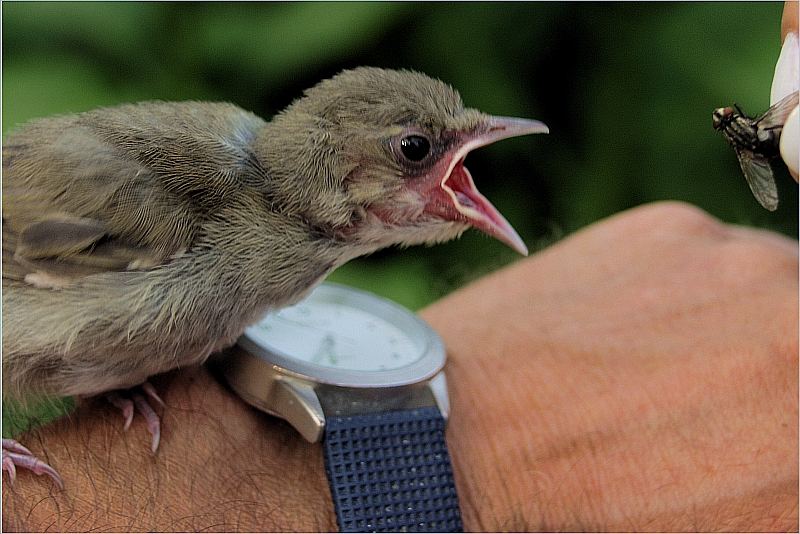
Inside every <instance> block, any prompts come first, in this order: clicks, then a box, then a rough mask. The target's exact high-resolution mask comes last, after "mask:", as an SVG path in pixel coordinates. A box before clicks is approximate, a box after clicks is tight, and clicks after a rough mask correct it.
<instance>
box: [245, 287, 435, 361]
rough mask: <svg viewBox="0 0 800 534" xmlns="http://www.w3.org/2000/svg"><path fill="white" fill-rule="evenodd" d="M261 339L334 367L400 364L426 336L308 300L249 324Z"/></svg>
mask: <svg viewBox="0 0 800 534" xmlns="http://www.w3.org/2000/svg"><path fill="white" fill-rule="evenodd" d="M247 335H248V337H250V338H251V339H253V340H254V341H256V342H257V343H258V344H260V345H262V346H264V347H267V348H269V349H270V350H272V351H277V352H279V353H281V354H284V355H286V356H290V357H291V358H293V359H296V360H300V361H304V362H308V363H311V364H314V365H319V366H322V367H328V368H331V369H341V370H347V371H384V370H392V369H398V368H401V367H405V366H407V365H410V364H412V363H414V362H416V361H417V360H419V359H420V358H421V357H422V356H423V354H424V348H425V347H424V346H422V345H421V343H422V342H421V340H416V339H414V338H412V337H410V336H409V335H407V334H405V333H404V332H403V331H402V330H400V329H399V328H398V327H397V326H395V325H394V324H392V323H390V322H388V321H386V320H385V319H382V318H380V317H377V316H376V315H374V314H371V313H369V312H366V311H363V310H360V309H358V308H355V307H351V306H347V305H342V304H337V303H335V302H325V301H323V302H320V301H316V302H315V301H304V302H301V303H299V304H297V305H295V306H291V307H289V308H284V309H282V310H280V311H279V312H277V313H273V314H270V315H268V316H266V317H265V318H264V319H262V320H261V321H260V322H259V323H257V324H255V325H253V326H251V327H250V328H248V329H247Z"/></svg>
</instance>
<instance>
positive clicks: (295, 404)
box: [211, 283, 450, 442]
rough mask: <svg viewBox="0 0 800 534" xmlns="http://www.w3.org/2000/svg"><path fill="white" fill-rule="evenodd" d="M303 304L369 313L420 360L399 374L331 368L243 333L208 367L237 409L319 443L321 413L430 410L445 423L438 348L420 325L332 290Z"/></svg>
mask: <svg viewBox="0 0 800 534" xmlns="http://www.w3.org/2000/svg"><path fill="white" fill-rule="evenodd" d="M308 298H309V299H316V300H324V301H326V302H327V303H335V304H337V305H342V306H352V307H357V308H359V309H360V310H362V311H367V312H369V313H372V314H375V315H377V316H379V317H381V318H382V319H384V320H386V321H389V322H391V323H392V324H394V325H396V326H397V327H398V328H400V329H402V330H404V331H405V332H407V333H409V334H410V335H413V336H414V337H415V338H417V339H419V340H420V341H421V343H420V347H421V348H422V351H423V354H422V355H421V357H420V358H419V359H417V360H416V361H415V362H414V363H412V364H410V365H407V366H405V367H401V368H399V369H391V370H385V371H348V370H342V369H331V368H329V367H324V366H318V365H314V364H312V363H309V362H305V361H300V360H297V359H294V358H292V357H291V356H290V355H288V354H283V353H281V352H279V351H277V350H274V349H271V348H269V347H266V346H264V345H262V344H260V343H259V342H258V341H256V340H255V339H254V338H253V337H251V336H249V335H248V334H247V333H246V332H245V334H244V335H242V336H241V337H240V338H239V340H238V341H237V343H236V345H234V346H233V347H231V348H230V349H228V350H226V351H224V352H223V353H221V354H220V355H218V356H217V357H215V358H214V359H213V360H212V362H211V365H212V367H213V368H215V369H216V370H217V372H219V373H220V374H221V375H222V376H223V377H224V378H225V380H226V382H227V383H228V384H229V386H230V387H231V389H233V390H234V391H235V392H236V393H237V394H238V395H239V396H240V397H241V398H242V399H243V400H244V401H245V402H247V403H248V404H250V405H252V406H254V407H255V408H258V409H259V410H262V411H264V412H267V413H269V414H271V415H275V416H277V417H280V418H282V419H285V420H286V421H288V422H289V423H290V424H291V425H292V426H293V427H294V428H295V429H296V430H297V431H298V432H299V433H300V434H301V435H302V436H303V437H304V438H305V439H307V440H308V441H310V442H317V441H320V440H321V439H322V436H323V432H324V429H325V416H326V414H327V415H328V416H331V415H337V416H339V415H355V414H359V413H375V412H384V411H391V410H402V409H410V408H415V407H422V406H436V407H438V408H439V411H440V412H441V413H442V416H443V417H444V418H445V419H447V417H448V415H449V412H450V402H449V399H448V396H447V381H446V379H445V375H444V372H443V371H442V368H443V367H444V363H445V358H446V356H445V350H444V345H443V343H442V341H441V338H440V337H439V336H438V335H437V334H436V332H434V331H433V329H432V328H431V327H430V326H428V324H427V323H425V322H424V321H423V320H422V319H420V318H419V317H417V316H416V315H415V314H413V313H412V312H410V311H409V310H406V309H405V308H403V307H402V306H400V305H398V304H395V303H394V302H391V301H389V300H386V299H383V298H381V297H378V296H376V295H373V294H371V293H367V292H364V291H361V290H357V289H354V288H350V287H347V286H342V285H338V284H332V283H324V284H321V285H320V286H318V287H317V288H316V289H315V290H314V291H313V292H312V294H311V295H309V297H308Z"/></svg>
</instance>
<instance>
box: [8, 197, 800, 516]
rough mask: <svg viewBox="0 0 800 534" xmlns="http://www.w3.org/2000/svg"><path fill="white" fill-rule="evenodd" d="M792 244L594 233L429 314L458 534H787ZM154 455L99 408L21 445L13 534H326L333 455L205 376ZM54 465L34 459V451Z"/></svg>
mask: <svg viewBox="0 0 800 534" xmlns="http://www.w3.org/2000/svg"><path fill="white" fill-rule="evenodd" d="M797 274H798V261H797V243H796V242H794V241H791V240H789V239H786V238H784V237H781V236H778V235H775V234H771V233H768V232H763V231H758V230H752V229H746V228H739V227H733V226H728V225H723V224H721V223H719V222H717V221H715V220H713V219H711V218H710V217H709V216H707V215H705V214H703V213H702V212H700V211H698V210H696V209H694V208H690V207H688V206H685V205H681V204H658V205H649V206H644V207H640V208H638V209H635V210H631V211H629V212H626V213H623V214H620V215H617V216H615V217H613V218H611V219H608V220H606V221H601V222H599V223H597V224H595V225H593V226H591V227H589V228H587V229H585V230H583V231H581V232H579V233H577V234H575V235H574V236H572V237H570V238H568V239H565V240H564V241H562V242H561V243H558V244H556V245H555V246H553V247H551V248H549V249H547V250H544V251H542V252H540V253H538V254H536V255H534V256H533V257H531V258H530V259H528V260H524V261H520V262H517V263H516V264H515V265H513V266H512V267H510V268H508V269H505V270H503V271H500V272H498V273H495V274H493V275H491V276H489V277H486V278H484V279H482V280H480V281H478V282H476V283H475V284H473V285H471V286H469V287H467V288H464V289H462V290H460V291H458V292H456V293H454V294H453V295H451V296H450V297H448V298H446V299H443V300H441V301H439V302H438V303H436V304H434V305H433V306H431V307H430V308H428V309H427V310H425V311H424V312H423V316H424V317H425V318H426V319H427V320H428V321H429V322H430V323H431V324H432V325H433V326H434V328H435V329H437V330H438V331H439V332H440V334H441V335H442V336H443V338H444V341H445V344H446V345H447V347H448V352H449V362H448V367H447V373H448V381H449V383H450V391H451V404H452V409H451V420H450V424H449V427H448V432H447V437H448V442H449V446H450V452H451V455H452V460H453V466H454V469H455V475H456V482H457V486H458V491H459V495H460V500H461V507H462V512H463V516H464V524H465V527H466V528H467V529H468V530H491V531H501V530H512V531H515V530H516V531H531V530H576V531H577V530H651V531H659V530H661V531H663V530H688V531H698V530H757V531H764V530H790V529H791V530H796V529H797V527H798V522H797V506H796V504H797V497H798V492H797V470H798V459H797V458H798V454H797V453H798V442H797V432H798V427H797V418H798V413H797V395H798V384H797V373H798V363H797V351H798V339H797V335H798V334H797V322H798V312H797V291H798V285H797ZM159 385H160V390H161V391H165V392H166V394H165V400H166V402H167V404H168V407H167V410H166V412H165V414H164V437H163V441H162V446H161V449H160V450H159V453H158V455H156V456H149V455H147V454H144V453H143V449H144V448H145V447H144V444H145V443H146V441H147V438H146V433H145V431H144V428H143V426H142V423H141V422H136V423H134V426H133V427H132V429H131V430H130V431H129V432H128V433H127V434H124V433H122V431H121V429H120V426H121V425H120V424H119V421H118V414H116V413H115V412H114V411H113V410H112V409H111V408H108V407H106V406H105V405H103V404H102V403H98V404H97V405H95V406H91V407H84V408H81V409H79V410H78V411H77V412H76V413H75V414H74V415H73V416H71V417H70V418H69V419H65V420H62V421H59V422H56V423H55V424H53V425H50V426H48V427H46V428H44V429H41V430H39V431H37V432H36V433H35V434H36V436H38V437H39V439H34V436H29V437H28V438H27V439H26V441H27V442H28V443H29V444H32V445H36V444H37V443H46V444H47V448H46V450H47V454H46V456H47V459H48V460H49V461H50V462H52V464H53V465H56V466H58V468H59V470H60V471H61V473H62V475H63V477H64V481H65V484H66V488H67V489H66V490H65V491H64V492H58V493H49V491H50V490H51V486H50V485H49V484H48V483H47V482H46V481H44V480H41V479H38V478H31V477H23V476H22V475H20V478H19V479H18V482H17V485H16V486H15V487H14V488H9V487H8V485H5V486H4V488H3V491H4V495H3V509H4V516H3V517H4V527H5V529H6V530H48V529H49V530H72V531H80V530H89V529H96V530H201V529H213V530H217V531H224V530H261V531H270V530H282V531H295V530H305V531H310V530H323V531H328V530H333V529H335V519H334V516H333V509H332V505H331V501H330V495H329V493H328V489H327V482H326V480H325V477H324V471H323V462H322V454H321V449H320V447H319V446H318V445H314V444H309V443H306V442H305V441H303V440H302V438H300V437H299V436H298V435H297V434H296V433H295V432H294V431H293V430H292V429H291V428H289V426H288V425H287V424H285V423H283V422H281V421H278V420H276V419H275V418H272V417H269V416H266V415H263V414H260V413H258V412H256V411H255V410H252V409H250V408H249V407H248V406H247V405H245V404H244V403H243V402H241V401H239V400H238V399H237V398H235V397H234V396H233V395H232V394H231V393H229V392H228V391H227V390H225V389H224V388H222V387H221V386H219V385H218V384H217V383H216V382H215V381H214V380H213V379H212V378H211V377H210V375H209V374H208V373H207V372H206V371H205V370H203V369H194V370H190V371H188V372H187V371H183V372H181V373H180V374H172V375H168V376H166V377H161V379H160V384H159ZM42 450H44V448H43V447H42V446H41V445H40V446H39V447H36V450H35V452H40V451H42Z"/></svg>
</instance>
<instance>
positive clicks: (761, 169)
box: [712, 92, 798, 211]
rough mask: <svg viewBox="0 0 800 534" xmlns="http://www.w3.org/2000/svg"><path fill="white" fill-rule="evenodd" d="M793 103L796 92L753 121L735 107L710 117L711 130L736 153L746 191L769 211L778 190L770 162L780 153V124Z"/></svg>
mask: <svg viewBox="0 0 800 534" xmlns="http://www.w3.org/2000/svg"><path fill="white" fill-rule="evenodd" d="M797 103H798V93H797V92H794V93H792V94H790V95H789V96H787V97H785V98H783V99H782V100H781V101H780V102H778V103H777V104H775V105H774V106H772V107H771V108H769V109H768V110H767V111H765V112H764V114H763V115H761V116H759V117H756V118H752V117H748V116H747V115H746V114H745V113H744V111H742V110H741V109H740V108H739V106H737V105H736V104H734V107H732V108H718V109H715V110H714V113H713V114H712V117H713V120H714V129H715V130H719V131H721V132H722V134H723V135H724V136H725V139H727V140H728V143H730V144H731V146H732V147H733V149H734V150H735V151H736V157H738V158H739V165H740V166H741V167H742V172H743V173H744V177H745V179H746V180H747V184H748V185H749V186H750V191H752V192H753V196H755V197H756V200H758V202H759V203H760V204H761V205H762V206H764V207H765V208H766V209H768V210H769V211H775V209H777V207H778V188H777V187H776V185H775V176H774V175H773V173H772V167H770V161H771V160H772V159H774V158H776V157H777V156H778V155H779V154H780V149H779V143H780V140H781V132H782V131H783V123H784V122H786V118H787V117H788V116H789V113H791V111H792V110H793V109H794V108H796V107H797Z"/></svg>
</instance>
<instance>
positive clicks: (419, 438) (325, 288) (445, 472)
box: [215, 283, 463, 532]
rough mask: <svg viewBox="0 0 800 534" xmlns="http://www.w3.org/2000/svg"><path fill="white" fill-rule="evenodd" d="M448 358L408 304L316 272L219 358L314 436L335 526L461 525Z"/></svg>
mask: <svg viewBox="0 0 800 534" xmlns="http://www.w3.org/2000/svg"><path fill="white" fill-rule="evenodd" d="M444 363H445V350H444V345H443V344H442V341H441V339H440V338H439V336H438V335H437V334H436V333H435V332H434V331H433V329H431V328H430V327H429V326H428V325H427V324H426V323H425V322H424V321H423V320H422V319H420V318H419V317H417V316H416V315H414V314H413V313H412V312H410V311H409V310H406V309H405V308H403V307H401V306H399V305H398V304H395V303H394V302H391V301H389V300H386V299H383V298H381V297H378V296H376V295H373V294H371V293H367V292H364V291H360V290H357V289H354V288H350V287H346V286H342V285H337V284H332V283H323V284H321V285H320V286H318V287H317V288H316V289H314V290H313V291H312V292H311V293H310V294H309V296H308V297H306V298H305V299H304V300H303V301H301V302H300V303H298V304H296V305H294V306H291V307H288V308H284V309H282V310H280V311H278V312H276V313H270V314H267V315H266V316H264V317H263V318H262V319H261V320H260V321H259V322H258V323H256V324H255V325H253V326H251V327H249V328H248V329H247V330H246V331H245V333H244V334H243V335H242V336H241V337H240V338H239V340H238V341H237V343H236V345H235V346H234V347H233V348H232V349H230V350H229V351H227V353H225V354H224V355H223V358H218V359H217V360H216V361H215V367H217V369H218V370H219V372H220V373H221V374H222V375H223V377H224V378H225V380H226V381H227V383H228V384H229V385H230V387H231V389H233V390H234V391H235V392H236V393H237V394H238V395H239V396H240V397H241V398H242V399H244V400H245V401H246V402H247V403H249V404H251V405H252V406H254V407H255V408H257V409H259V410H262V411H264V412H267V413H269V414H272V415H275V416H278V417H281V418H283V419H285V420H286V421H288V422H289V423H290V424H291V425H292V426H293V427H294V428H295V429H296V430H297V431H298V432H299V433H300V434H301V435H302V436H303V437H304V438H305V439H307V440H308V441H310V442H317V441H322V446H323V450H324V459H325V471H326V473H327V476H328V482H329V484H330V489H331V495H332V497H333V503H334V508H335V510H336V518H337V521H338V524H339V529H340V531H342V532H376V531H377V532H386V531H406V532H460V531H462V530H463V528H462V524H461V515H460V511H459V507H458V497H457V495H456V489H455V484H454V482H453V471H452V467H451V464H450V457H449V455H448V452H447V446H446V443H445V437H444V428H445V423H446V420H447V416H448V412H449V401H448V397H447V383H446V380H445V375H444V372H443V370H442V368H443V367H444Z"/></svg>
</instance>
